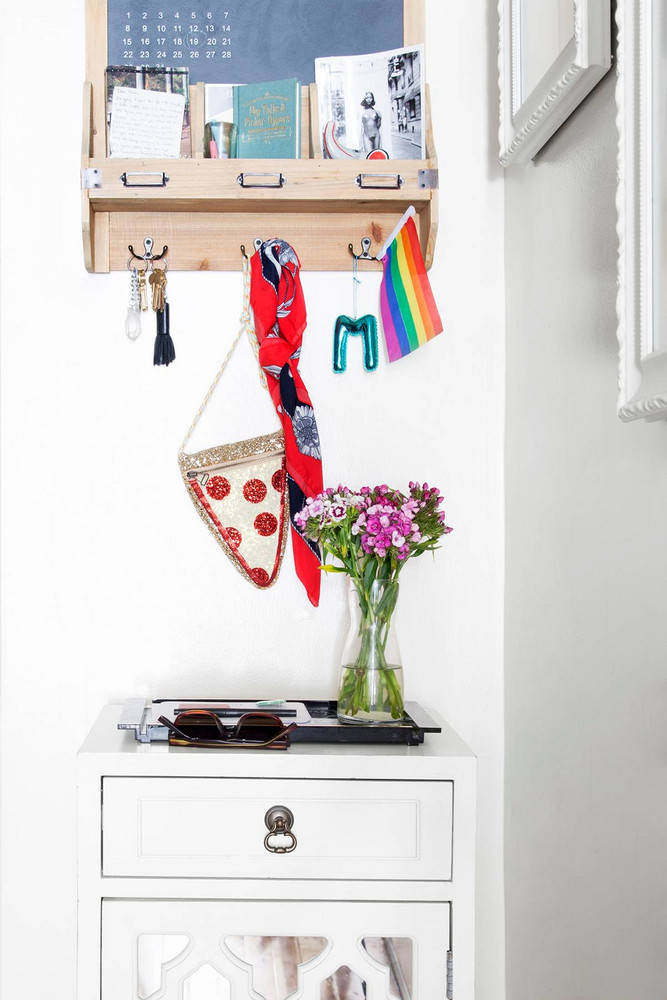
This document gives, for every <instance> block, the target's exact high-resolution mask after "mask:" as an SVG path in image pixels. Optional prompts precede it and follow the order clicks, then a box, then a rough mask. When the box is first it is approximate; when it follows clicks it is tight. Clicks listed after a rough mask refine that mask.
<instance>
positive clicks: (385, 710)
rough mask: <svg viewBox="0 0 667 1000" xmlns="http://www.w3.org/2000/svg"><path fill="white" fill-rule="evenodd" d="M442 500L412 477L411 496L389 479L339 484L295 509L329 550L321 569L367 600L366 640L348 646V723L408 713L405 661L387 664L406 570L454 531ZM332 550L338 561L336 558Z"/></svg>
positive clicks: (343, 714) (306, 529)
mask: <svg viewBox="0 0 667 1000" xmlns="http://www.w3.org/2000/svg"><path fill="white" fill-rule="evenodd" d="M442 502H443V498H442V497H441V495H440V490H438V489H436V488H435V487H431V486H429V485H428V483H423V484H420V483H410V494H409V496H405V495H404V494H403V493H401V492H399V490H394V489H390V488H389V487H388V486H386V485H383V486H376V487H375V488H374V489H371V488H370V486H363V487H362V488H361V489H360V490H351V489H349V487H347V486H339V487H338V488H337V489H331V488H329V489H326V490H324V492H323V493H320V494H318V496H316V497H309V498H308V499H307V500H306V504H305V506H304V508H303V509H302V510H301V511H299V512H298V513H297V514H296V515H295V518H294V520H295V521H296V523H297V526H298V527H299V528H300V529H301V531H302V532H303V533H304V534H305V535H306V536H307V537H308V538H311V539H313V541H316V542H317V543H318V544H319V545H320V546H321V547H322V549H323V550H324V559H323V564H322V567H321V568H322V569H323V570H326V571H327V572H329V573H346V574H347V575H348V576H349V577H350V579H351V581H352V583H353V584H354V586H355V588H356V591H357V595H358V598H359V610H360V613H361V614H360V622H359V627H358V642H357V644H356V647H355V649H354V651H353V654H349V651H348V650H347V649H346V653H348V657H347V659H348V662H347V663H346V664H345V665H344V668H343V677H342V679H341V688H340V691H339V696H338V714H339V718H341V719H344V720H345V721H363V722H369V721H370V722H387V721H392V720H393V721H395V720H396V719H400V718H402V717H403V714H404V713H403V692H402V674H401V673H400V665H397V664H396V663H388V662H387V656H388V655H389V654H388V651H387V641H388V638H389V629H390V625H391V616H392V614H393V611H394V608H395V607H396V600H397V598H398V575H399V573H400V571H401V569H402V568H403V567H404V566H405V564H406V562H407V561H408V559H412V558H414V557H415V556H420V555H422V554H423V553H424V552H432V551H433V550H434V549H437V548H438V547H439V544H440V539H441V538H442V537H443V536H444V535H447V534H449V532H450V531H451V530H452V529H451V528H450V527H448V526H447V524H445V512H444V511H443V510H440V509H439V508H440V507H441V504H442ZM329 556H331V557H333V558H334V559H335V560H337V562H338V565H334V564H332V563H330V562H328V561H327V559H328V557H329ZM348 646H349V643H348ZM351 660H353V661H354V662H349V661H351ZM397 671H398V672H397Z"/></svg>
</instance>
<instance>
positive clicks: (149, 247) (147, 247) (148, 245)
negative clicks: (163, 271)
mask: <svg viewBox="0 0 667 1000" xmlns="http://www.w3.org/2000/svg"><path fill="white" fill-rule="evenodd" d="M127 249H128V250H129V251H130V253H131V254H132V257H130V260H132V258H134V259H135V260H145V261H151V262H152V261H154V260H162V258H163V257H164V256H165V254H166V253H167V251H168V250H169V247H168V246H164V247H162V253H156V254H154V253H153V240H152V239H151V237H150V236H147V237H146V239H145V240H144V252H143V254H139V253H135V252H134V247H133V246H132V244H131V243H130V245H129V246H128V248H127ZM165 263H166V262H165Z"/></svg>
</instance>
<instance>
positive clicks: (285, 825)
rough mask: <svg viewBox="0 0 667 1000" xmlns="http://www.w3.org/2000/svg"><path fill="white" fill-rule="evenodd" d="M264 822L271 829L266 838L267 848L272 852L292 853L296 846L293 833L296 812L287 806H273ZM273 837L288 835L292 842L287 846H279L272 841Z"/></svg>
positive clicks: (265, 845) (265, 844)
mask: <svg viewBox="0 0 667 1000" xmlns="http://www.w3.org/2000/svg"><path fill="white" fill-rule="evenodd" d="M264 822H265V824H266V826H267V828H268V831H269V832H268V833H267V835H266V837H265V838H264V847H265V848H266V850H267V851H269V852H270V853H271V854H290V853H291V852H292V851H293V850H294V848H295V847H296V837H295V836H294V834H293V833H292V824H293V823H294V814H293V813H292V811H291V809H288V808H287V806H272V807H271V808H270V809H269V810H268V812H267V814H266V816H265V817H264ZM273 837H288V838H289V840H290V843H289V844H288V845H287V847H283V846H280V847H277V846H275V845H274V844H272V843H271V840H272V839H273Z"/></svg>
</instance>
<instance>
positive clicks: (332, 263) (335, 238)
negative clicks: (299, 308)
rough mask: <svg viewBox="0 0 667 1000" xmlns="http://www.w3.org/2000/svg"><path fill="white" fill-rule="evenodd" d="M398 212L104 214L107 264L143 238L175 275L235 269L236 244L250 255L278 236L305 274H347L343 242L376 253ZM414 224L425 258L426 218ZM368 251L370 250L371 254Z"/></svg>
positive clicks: (120, 263)
mask: <svg viewBox="0 0 667 1000" xmlns="http://www.w3.org/2000/svg"><path fill="white" fill-rule="evenodd" d="M402 212H403V208H402V207H399V208H396V209H389V210H387V211H382V210H381V209H378V206H377V205H373V206H370V207H368V208H366V209H365V210H363V211H357V210H355V211H354V212H347V213H346V212H338V213H336V214H333V213H332V214H330V215H328V216H327V217H326V219H324V218H323V217H322V215H321V213H319V212H313V213H304V212H281V213H280V214H279V215H273V214H267V213H266V212H243V213H240V212H199V213H197V214H194V213H191V214H185V213H176V212H171V213H163V212H159V211H156V212H153V213H151V212H112V213H110V214H109V216H108V218H109V266H110V268H111V270H114V271H115V270H123V269H124V268H125V267H126V266H127V261H128V258H129V253H128V249H127V248H128V244H130V243H131V244H132V245H133V246H134V247H135V249H136V247H138V246H139V247H140V246H142V244H143V240H144V237H145V236H148V235H150V236H152V237H153V239H154V241H155V245H156V246H158V247H159V248H162V246H163V245H165V244H166V245H167V246H168V247H169V267H170V269H171V270H176V271H236V270H239V269H240V268H241V252H240V246H241V244H244V245H245V247H246V250H247V252H248V253H252V249H253V241H254V239H255V238H256V237H259V238H260V239H263V240H264V239H270V238H272V237H275V236H279V237H280V238H281V239H285V240H287V242H288V243H291V244H292V246H293V247H294V248H295V250H296V252H297V253H298V255H299V259H300V261H301V265H302V267H303V268H304V270H307V271H344V270H349V269H350V268H351V265H352V258H351V256H350V253H349V251H348V244H349V243H352V244H353V246H355V247H357V248H359V247H360V245H361V240H362V237H364V236H370V237H371V239H372V240H373V247H375V249H376V250H377V249H379V247H380V245H381V244H382V242H383V241H384V240H385V239H386V237H387V236H388V235H389V233H390V232H391V230H392V229H393V228H394V226H395V225H396V222H397V221H398V219H399V218H400V216H401V214H402ZM416 225H417V228H418V230H419V233H420V239H421V241H422V251H423V253H424V255H425V259H426V254H427V253H428V251H429V247H428V236H429V232H430V230H429V226H428V214H427V213H421V214H420V213H419V212H418V213H417V217H416ZM373 247H371V252H373ZM360 267H361V268H363V269H364V270H369V271H373V270H375V271H377V270H379V269H380V268H381V264H380V262H379V261H363V262H362V263H361V265H360Z"/></svg>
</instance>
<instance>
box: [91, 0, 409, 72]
mask: <svg viewBox="0 0 667 1000" xmlns="http://www.w3.org/2000/svg"><path fill="white" fill-rule="evenodd" d="M107 11H108V23H107V32H108V36H107V37H108V60H107V61H108V63H109V65H114V66H187V67H188V69H189V70H190V83H197V82H200V81H203V82H205V83H253V82H260V81H262V80H279V79H283V78H285V77H289V76H294V77H296V78H297V79H298V80H299V81H300V82H301V84H307V83H312V82H313V80H314V78H315V74H314V65H313V63H314V60H315V59H316V58H318V57H320V56H334V55H360V54H362V53H364V52H381V51H384V50H385V49H395V48H400V47H401V46H402V45H403V41H404V36H403V26H404V16H403V0H222V2H220V0H203V2H200V0H194V2H190V3H187V4H182V3H179V2H174V0H143V2H140V3H137V2H136V0H108V7H107Z"/></svg>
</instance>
